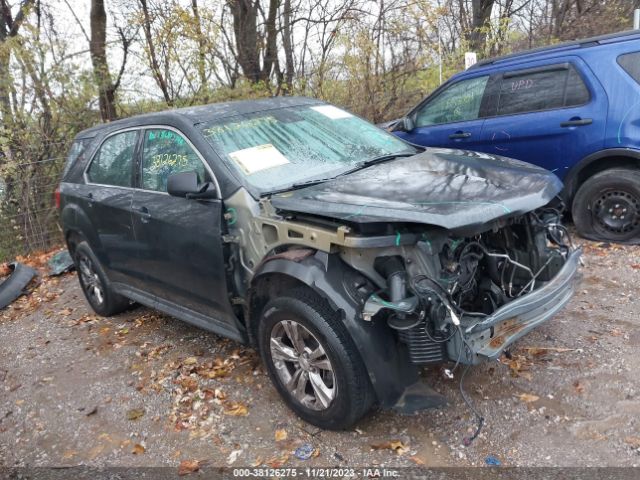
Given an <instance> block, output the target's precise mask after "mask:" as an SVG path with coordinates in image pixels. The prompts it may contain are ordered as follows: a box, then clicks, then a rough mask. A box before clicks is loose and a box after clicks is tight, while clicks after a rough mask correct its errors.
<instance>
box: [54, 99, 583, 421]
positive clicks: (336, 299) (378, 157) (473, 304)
mask: <svg viewBox="0 0 640 480" xmlns="http://www.w3.org/2000/svg"><path fill="white" fill-rule="evenodd" d="M561 187H562V185H561V183H560V181H559V180H558V179H557V178H556V177H555V176H554V175H553V174H551V173H549V172H547V171H546V170H543V169H541V168H538V167H535V166H532V165H529V164H526V163H523V162H520V161H516V160H511V159H507V158H503V157H497V156H493V155H488V154H481V153H473V152H467V151H458V150H447V149H422V148H418V147H415V146H412V145H410V144H408V143H406V142H404V141H403V140H400V139H398V138H396V137H394V136H392V135H390V134H388V133H386V132H384V131H383V130H380V129H378V128H377V127H375V126H373V125H371V124H369V123H368V122H366V121H364V120H362V119H360V118H358V117H356V116H354V115H352V114H350V113H348V112H346V111H344V110H341V109H339V108H337V107H334V106H332V105H329V104H326V103H323V102H320V101H318V100H313V99H306V98H273V99H265V100H259V101H244V102H236V103H226V104H216V105H208V106H202V107H195V108H185V109H179V110H172V111H166V112H161V113H154V114H149V115H142V116H138V117H133V118H129V119H126V120H119V121H116V122H113V123H109V124H107V125H100V126H97V127H95V128H92V129H89V130H86V131H84V132H82V133H80V134H79V135H78V136H77V137H76V139H75V141H74V143H73V146H72V148H71V152H70V154H69V159H68V162H67V165H66V167H65V171H64V174H63V179H62V183H61V185H60V189H59V201H60V208H61V219H62V225H63V227H64V235H65V238H66V241H67V245H68V248H69V251H70V252H71V254H72V256H73V258H74V260H75V262H76V266H77V269H78V272H79V275H78V276H79V280H80V285H81V286H82V289H83V291H84V294H85V295H86V298H87V300H88V302H89V303H90V304H91V306H92V307H93V309H94V310H95V311H96V312H97V313H98V314H101V315H105V316H109V315H114V314H116V313H118V312H120V311H122V310H124V309H125V308H127V306H128V305H129V304H130V303H131V301H135V302H138V303H141V304H144V305H147V306H149V307H152V308H155V309H158V310H161V311H163V312H166V313H168V314H169V315H172V316H174V317H177V318H179V319H181V320H184V321H186V322H189V323H192V324H194V325H197V326H199V327H202V328H205V329H207V330H210V331H212V332H215V333H217V334H220V335H223V336H225V337H229V338H232V339H234V340H237V341H239V342H243V343H248V344H252V345H255V346H256V347H257V348H258V350H259V352H260V355H261V357H262V360H263V361H264V365H265V367H266V370H267V372H268V374H269V376H270V378H271V380H272V381H273V383H274V385H275V387H276V388H277V390H278V391H279V393H280V394H281V395H282V397H283V398H284V400H285V402H286V403H287V404H288V405H289V406H290V407H291V408H292V409H293V410H294V411H295V412H296V413H297V414H298V415H299V416H300V417H302V418H303V419H304V420H306V421H307V422H309V423H312V424H314V425H317V426H319V427H322V428H330V429H339V428H345V427H348V426H349V425H352V424H353V423H354V422H356V421H357V420H358V419H359V418H360V417H361V416H362V415H364V414H365V413H366V412H367V411H368V410H369V409H370V408H371V407H372V406H373V405H374V404H377V405H379V406H381V407H383V408H391V407H394V406H395V407H398V408H402V409H404V410H405V411H406V410H412V409H415V408H419V407H420V406H421V401H420V398H419V397H420V393H419V392H420V391H421V390H420V388H417V386H418V385H420V384H419V383H418V382H419V375H418V373H419V369H420V367H421V366H422V365H425V364H433V363H441V362H447V361H450V362H457V363H459V364H466V365H472V364H478V363H480V362H483V361H487V360H491V359H496V358H497V357H498V356H499V355H500V354H501V352H502V351H503V350H504V349H506V348H507V347H508V346H509V345H511V344H512V343H513V342H514V341H515V340H517V339H518V338H520V337H522V336H523V335H525V334H526V333H527V332H529V331H530V330H532V329H534V328H536V327H537V326H538V325H540V324H541V323H542V322H544V321H546V320H548V319H549V318H550V317H551V316H553V315H554V314H555V313H557V312H558V311H559V310H560V309H561V308H562V307H563V306H564V305H565V304H566V303H567V302H568V301H569V299H570V297H571V296H572V293H573V290H574V288H575V282H576V272H577V267H578V261H579V256H580V250H579V249H574V248H573V247H572V245H571V241H570V238H569V235H568V233H567V231H566V229H565V228H564V227H563V226H562V224H561V223H560V212H558V211H556V210H555V209H553V208H550V207H547V205H548V204H549V202H550V201H551V200H553V199H554V197H555V196H556V195H557V194H558V192H559V191H560V189H561Z"/></svg>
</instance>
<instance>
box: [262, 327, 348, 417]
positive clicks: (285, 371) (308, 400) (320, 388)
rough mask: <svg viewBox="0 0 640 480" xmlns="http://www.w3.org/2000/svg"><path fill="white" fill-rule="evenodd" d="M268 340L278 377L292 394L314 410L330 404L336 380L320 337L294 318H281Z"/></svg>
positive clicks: (334, 394)
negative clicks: (319, 339)
mask: <svg viewBox="0 0 640 480" xmlns="http://www.w3.org/2000/svg"><path fill="white" fill-rule="evenodd" d="M269 343H270V349H271V358H272V360H273V364H274V366H275V368H276V372H277V374H278V377H279V378H280V381H281V382H282V384H283V385H284V387H285V388H286V389H287V390H288V391H289V393H290V394H291V396H293V397H294V398H295V399H296V400H297V401H298V402H300V403H301V404H302V405H303V406H305V407H307V408H309V409H312V410H326V409H327V408H329V406H330V405H331V403H332V402H333V400H334V399H335V398H336V394H337V384H336V378H335V374H334V369H333V365H332V364H331V361H330V360H329V357H328V356H327V353H326V352H325V349H324V347H323V346H322V344H321V343H320V342H319V341H318V339H317V338H316V337H315V336H314V335H313V334H312V333H311V332H310V331H309V330H308V329H307V328H306V327H304V326H303V325H301V324H300V323H298V322H296V321H295V320H282V321H280V322H278V323H276V324H275V325H274V326H273V329H272V330H271V336H270V342H269Z"/></svg>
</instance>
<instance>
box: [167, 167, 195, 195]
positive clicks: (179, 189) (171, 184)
mask: <svg viewBox="0 0 640 480" xmlns="http://www.w3.org/2000/svg"><path fill="white" fill-rule="evenodd" d="M199 191H200V189H199V188H198V174H197V173H196V172H180V173H173V174H171V175H169V178H167V192H168V193H169V195H172V196H174V197H186V196H187V194H189V193H198V192H199Z"/></svg>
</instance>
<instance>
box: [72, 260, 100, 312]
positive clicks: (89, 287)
mask: <svg viewBox="0 0 640 480" xmlns="http://www.w3.org/2000/svg"><path fill="white" fill-rule="evenodd" d="M78 272H79V273H80V277H81V279H82V285H83V286H84V289H85V291H86V292H87V295H88V296H89V298H90V299H91V300H92V301H93V302H95V304H96V305H102V303H103V302H104V287H103V286H102V282H101V281H100V277H99V276H98V273H97V272H96V269H95V267H94V265H93V261H92V260H91V259H90V258H89V257H88V256H86V255H85V254H83V253H80V254H79V256H78Z"/></svg>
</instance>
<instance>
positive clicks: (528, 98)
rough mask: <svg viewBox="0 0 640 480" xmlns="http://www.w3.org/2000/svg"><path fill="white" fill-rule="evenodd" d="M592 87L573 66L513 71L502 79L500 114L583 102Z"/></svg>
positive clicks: (553, 107)
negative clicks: (588, 85) (588, 87)
mask: <svg viewBox="0 0 640 480" xmlns="http://www.w3.org/2000/svg"><path fill="white" fill-rule="evenodd" d="M588 101H589V90H588V89H587V87H586V85H585V84H584V82H583V80H582V78H581V77H580V74H579V73H578V71H577V70H576V69H575V68H574V67H573V66H572V65H564V64H563V65H554V66H550V67H549V68H545V69H528V70H523V71H521V72H517V71H516V72H509V73H506V74H505V75H504V76H503V78H502V84H501V86H500V95H499V98H498V115H513V114H516V113H526V112H535V111H540V110H550V109H555V108H563V107H570V106H576V105H583V104H585V103H587V102H588Z"/></svg>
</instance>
